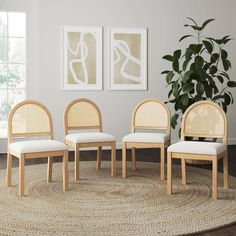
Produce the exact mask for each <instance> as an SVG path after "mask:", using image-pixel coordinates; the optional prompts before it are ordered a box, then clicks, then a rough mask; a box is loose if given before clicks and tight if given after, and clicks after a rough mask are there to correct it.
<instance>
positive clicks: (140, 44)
mask: <svg viewBox="0 0 236 236" xmlns="http://www.w3.org/2000/svg"><path fill="white" fill-rule="evenodd" d="M108 31H109V32H108V35H109V64H110V71H109V77H110V81H109V89H110V90H147V28H114V27H110V28H109V29H108Z"/></svg>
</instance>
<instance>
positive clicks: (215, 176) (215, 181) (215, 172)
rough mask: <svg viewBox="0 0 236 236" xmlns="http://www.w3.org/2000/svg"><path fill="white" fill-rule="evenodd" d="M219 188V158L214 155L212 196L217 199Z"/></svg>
mask: <svg viewBox="0 0 236 236" xmlns="http://www.w3.org/2000/svg"><path fill="white" fill-rule="evenodd" d="M217 190H218V159H217V157H214V159H213V161H212V198H213V199H214V200H216V199H217Z"/></svg>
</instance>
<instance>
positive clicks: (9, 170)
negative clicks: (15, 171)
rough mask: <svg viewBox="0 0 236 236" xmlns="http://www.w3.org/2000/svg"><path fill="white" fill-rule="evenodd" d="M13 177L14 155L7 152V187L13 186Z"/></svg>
mask: <svg viewBox="0 0 236 236" xmlns="http://www.w3.org/2000/svg"><path fill="white" fill-rule="evenodd" d="M11 177H12V155H11V154H10V153H9V152H8V153H7V187H11Z"/></svg>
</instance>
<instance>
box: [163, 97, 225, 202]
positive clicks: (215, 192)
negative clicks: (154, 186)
mask: <svg viewBox="0 0 236 236" xmlns="http://www.w3.org/2000/svg"><path fill="white" fill-rule="evenodd" d="M205 104H208V105H211V106H214V107H215V108H216V109H217V110H219V111H220V113H221V115H222V117H223V120H224V133H223V135H214V134H213V135H210V134H204V133H202V134H187V133H185V121H186V118H187V116H188V114H189V112H190V111H191V110H192V109H193V108H195V107H196V106H199V105H205ZM227 135H228V131H227V117H226V115H225V112H224V111H223V109H222V108H221V107H220V106H219V105H218V104H216V103H214V102H212V101H208V100H206V101H199V102H196V103H194V104H193V105H191V106H190V107H189V108H188V109H187V110H186V111H185V113H184V115H183V120H182V123H181V141H184V140H185V139H186V137H190V136H191V137H206V138H212V139H216V138H220V139H222V142H223V144H225V145H226V150H225V151H224V152H222V153H220V154H218V155H206V154H193V153H177V152H168V153H167V194H169V195H171V194H172V188H173V186H172V185H173V184H172V159H173V158H177V159H181V171H182V184H183V185H186V184H187V174H186V159H191V160H206V161H211V162H212V199H214V200H215V199H217V195H218V160H219V159H221V158H223V175H224V188H228V187H229V180H228V149H227Z"/></svg>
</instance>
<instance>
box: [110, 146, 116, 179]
mask: <svg viewBox="0 0 236 236" xmlns="http://www.w3.org/2000/svg"><path fill="white" fill-rule="evenodd" d="M116 174H117V172H116V142H113V143H112V145H111V176H116Z"/></svg>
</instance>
